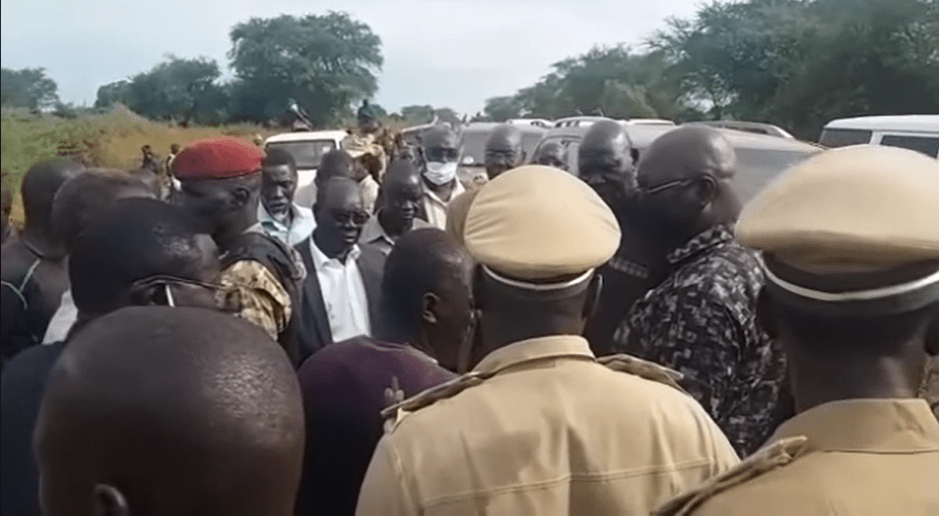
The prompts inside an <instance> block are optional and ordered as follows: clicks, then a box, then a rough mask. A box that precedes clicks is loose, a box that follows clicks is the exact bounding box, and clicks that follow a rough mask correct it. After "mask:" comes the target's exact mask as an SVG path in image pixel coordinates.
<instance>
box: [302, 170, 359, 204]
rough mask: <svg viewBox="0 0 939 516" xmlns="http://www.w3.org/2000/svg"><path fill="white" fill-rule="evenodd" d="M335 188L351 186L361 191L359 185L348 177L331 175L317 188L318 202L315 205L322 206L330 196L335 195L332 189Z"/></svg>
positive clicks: (350, 187)
mask: <svg viewBox="0 0 939 516" xmlns="http://www.w3.org/2000/svg"><path fill="white" fill-rule="evenodd" d="M335 188H349V189H353V190H355V191H356V192H359V191H360V190H359V185H358V183H356V182H355V181H354V180H352V179H350V178H348V177H342V176H337V177H330V178H329V179H327V180H326V181H324V182H323V183H321V184H320V185H319V186H318V187H317V188H316V203H315V204H314V205H313V206H314V207H316V206H322V205H323V204H325V203H326V200H327V199H328V198H329V197H332V196H333V195H335V194H334V193H333V192H332V190H333V189H335Z"/></svg>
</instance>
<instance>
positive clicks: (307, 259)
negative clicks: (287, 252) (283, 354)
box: [294, 236, 385, 363]
mask: <svg viewBox="0 0 939 516" xmlns="http://www.w3.org/2000/svg"><path fill="white" fill-rule="evenodd" d="M312 238H313V237H312V236H311V237H310V238H307V239H306V240H304V241H303V242H300V243H299V244H297V246H296V247H295V249H296V250H297V251H298V252H299V253H300V256H301V257H302V258H303V265H304V267H305V268H306V279H305V280H304V281H303V288H302V289H301V292H300V304H299V307H300V308H299V309H298V310H294V321H296V323H297V324H296V329H297V341H298V348H299V354H300V363H303V361H304V360H305V359H306V358H307V357H309V356H310V355H312V354H313V353H315V352H316V351H318V350H319V349H321V348H323V347H324V346H327V345H329V344H332V343H333V335H332V331H331V330H330V327H329V315H328V314H327V313H326V302H325V301H324V300H323V292H322V290H321V289H320V282H319V278H317V276H316V265H315V264H314V262H313V253H312V251H310V244H311V239H312ZM359 249H361V251H362V252H361V254H360V255H359V257H358V259H357V260H356V264H357V265H358V266H359V273H361V274H362V283H364V284H365V296H366V297H367V298H368V315H369V319H370V320H371V323H372V326H373V327H374V326H375V323H376V322H377V321H378V317H379V308H378V307H379V300H380V297H381V282H382V278H383V277H384V273H385V254H384V253H382V252H381V251H380V250H379V249H378V248H377V247H374V246H371V245H367V244H364V245H363V244H359Z"/></svg>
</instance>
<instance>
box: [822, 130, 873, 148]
mask: <svg viewBox="0 0 939 516" xmlns="http://www.w3.org/2000/svg"><path fill="white" fill-rule="evenodd" d="M873 134H874V133H873V132H872V131H867V130H865V129H825V130H823V131H822V137H821V138H819V140H818V143H820V144H822V145H824V146H825V147H844V146H845V145H858V144H861V143H870V142H871V136H873Z"/></svg>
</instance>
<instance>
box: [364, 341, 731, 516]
mask: <svg viewBox="0 0 939 516" xmlns="http://www.w3.org/2000/svg"><path fill="white" fill-rule="evenodd" d="M474 375H475V376H476V377H477V378H483V379H482V380H481V381H479V382H471V383H473V385H471V386H469V387H467V388H465V389H463V390H462V391H461V392H457V393H455V394H453V395H452V396H451V397H449V398H446V399H438V400H435V401H434V402H433V403H432V404H430V405H428V406H426V407H424V408H420V409H418V410H415V411H413V412H410V413H407V414H406V415H403V416H402V415H400V414H399V416H398V421H397V422H396V424H395V425H394V427H393V428H392V429H391V430H390V431H389V433H387V434H386V435H385V436H384V437H383V438H382V440H381V442H380V443H379V445H378V448H377V450H376V452H375V455H374V456H373V458H372V462H371V465H370V466H369V470H368V473H367V474H366V477H365V481H364V484H363V486H362V490H361V492H360V495H359V504H358V507H357V510H356V514H357V515H360V516H372V515H378V514H381V515H388V516H391V515H417V514H421V515H428V516H438V515H464V514H465V515H483V514H489V515H540V516H550V515H567V514H572V515H574V514H576V515H600V514H624V515H625V514H637V515H638V514H648V513H649V511H650V509H652V508H653V507H654V506H655V505H656V504H657V503H659V502H661V501H662V500H664V499H666V498H668V497H670V496H672V495H673V494H675V493H677V492H678V491H680V490H682V489H687V488H688V487H690V486H694V485H696V484H698V483H700V482H702V481H704V480H705V479H706V478H708V477H710V476H712V475H714V474H716V473H718V472H720V471H723V470H725V469H727V468H729V467H731V466H733V465H734V464H736V463H737V462H738V460H737V456H736V454H735V453H734V451H733V448H731V446H730V444H729V442H728V441H727V439H726V438H725V437H724V435H723V434H721V432H720V430H719V429H718V428H717V426H716V424H715V423H714V422H713V421H712V420H711V419H710V417H708V415H707V414H706V413H705V412H704V410H703V409H702V408H701V406H700V405H699V404H698V403H697V402H696V401H694V399H692V398H691V397H690V396H688V395H687V394H685V393H683V392H681V391H679V390H678V389H676V388H673V387H670V386H667V385H665V384H663V383H659V382H655V381H650V380H646V379H644V378H641V377H639V376H636V375H633V374H629V373H625V372H618V371H614V370H613V369H611V368H608V367H606V366H604V365H601V364H599V363H597V361H596V359H595V358H594V356H593V354H592V353H591V351H590V348H589V346H588V345H587V341H586V340H584V339H583V338H581V337H575V336H552V337H545V338H538V339H531V340H526V341H522V342H517V343H515V344H511V345H509V346H506V347H504V348H501V349H499V350H496V351H493V352H492V353H490V354H489V355H488V356H487V357H486V358H484V359H483V360H482V362H480V363H479V365H478V366H477V367H476V368H475V369H474V371H473V373H470V375H467V376H464V377H462V378H458V379H457V380H454V382H460V381H463V380H464V379H466V378H471V377H473V376H474ZM451 383H452V382H451ZM447 385H448V384H444V386H441V387H442V388H444V389H445V388H446V386H447ZM437 389H440V388H437ZM428 392H432V391H428ZM424 394H427V393H426V392H425V393H424ZM420 396H423V394H422V395H419V396H418V397H420ZM406 403H407V401H406V402H405V404H406Z"/></svg>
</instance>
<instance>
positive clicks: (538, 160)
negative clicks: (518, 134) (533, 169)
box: [531, 141, 568, 170]
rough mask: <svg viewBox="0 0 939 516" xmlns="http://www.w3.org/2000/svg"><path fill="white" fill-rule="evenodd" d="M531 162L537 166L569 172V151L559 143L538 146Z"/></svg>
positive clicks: (551, 142) (553, 142) (552, 142)
mask: <svg viewBox="0 0 939 516" xmlns="http://www.w3.org/2000/svg"><path fill="white" fill-rule="evenodd" d="M531 162H532V163H534V164H536V165H544V166H546V167H554V168H559V169H561V170H567V169H568V166H567V149H565V148H564V147H563V146H562V145H561V143H560V142H557V141H550V142H545V143H543V144H541V145H540V146H538V150H537V151H536V152H535V155H534V157H533V158H532V160H531Z"/></svg>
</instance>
